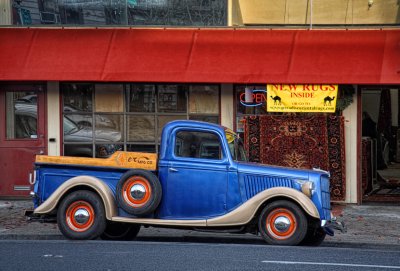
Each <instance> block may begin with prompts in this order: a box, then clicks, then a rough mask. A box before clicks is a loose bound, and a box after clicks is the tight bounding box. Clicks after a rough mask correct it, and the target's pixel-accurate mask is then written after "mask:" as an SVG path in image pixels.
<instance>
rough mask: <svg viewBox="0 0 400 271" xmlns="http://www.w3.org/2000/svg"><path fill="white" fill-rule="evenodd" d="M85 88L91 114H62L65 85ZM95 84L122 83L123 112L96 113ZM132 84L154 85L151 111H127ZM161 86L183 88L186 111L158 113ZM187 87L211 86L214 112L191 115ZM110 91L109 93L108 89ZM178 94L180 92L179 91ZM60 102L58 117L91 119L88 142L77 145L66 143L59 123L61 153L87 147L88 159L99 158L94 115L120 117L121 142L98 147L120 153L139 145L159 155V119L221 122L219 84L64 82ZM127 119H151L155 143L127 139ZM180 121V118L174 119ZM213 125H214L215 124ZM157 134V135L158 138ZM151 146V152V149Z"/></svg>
mask: <svg viewBox="0 0 400 271" xmlns="http://www.w3.org/2000/svg"><path fill="white" fill-rule="evenodd" d="M72 84H76V85H87V86H88V87H90V88H91V104H92V107H91V111H77V112H73V113H71V112H65V111H64V105H65V101H64V92H65V91H68V90H67V89H66V86H67V85H72ZM96 84H101V85H107V84H112V85H115V84H122V85H123V110H122V112H98V111H96V108H95V106H96V89H95V86H96ZM133 85H153V86H154V92H155V93H154V98H155V100H154V112H130V111H129V95H130V91H131V89H132V87H133ZM161 86H177V87H178V88H179V87H182V88H185V89H184V91H185V111H186V112H178V113H176V112H160V111H159V108H158V102H159V90H160V88H161ZM190 86H211V87H213V88H215V91H217V92H218V93H217V95H216V96H217V101H216V104H217V111H218V112H217V113H190V108H189V95H190ZM110 91H112V90H110ZM178 91H181V90H178ZM60 92H61V95H60V99H61V118H62V119H63V118H64V116H68V115H90V117H91V120H92V128H91V129H92V138H91V140H90V141H79V142H68V141H65V136H64V123H63V121H62V129H61V130H62V150H63V154H64V155H65V152H66V151H65V150H66V148H65V146H66V145H70V146H71V145H76V146H79V145H87V146H89V145H90V147H91V153H92V155H91V156H88V155H86V156H88V157H98V155H97V153H96V145H99V142H98V141H96V136H95V129H96V116H97V115H104V116H107V115H116V116H122V117H121V118H122V123H123V125H122V140H121V141H118V142H116V141H102V142H101V144H105V145H117V146H120V147H119V148H117V149H116V150H123V151H137V152H141V150H134V149H133V148H132V146H133V145H136V146H138V145H141V146H148V147H149V148H148V149H147V150H145V151H142V152H155V153H158V152H159V149H160V143H161V138H160V137H161V129H162V128H160V127H159V117H169V116H171V117H173V116H176V117H181V119H184V120H190V119H191V118H207V117H208V118H211V119H214V120H216V123H218V124H219V123H220V122H221V85H220V84H182V83H176V84H172V83H171V84H162V83H117V82H115V83H99V82H65V83H61V84H60ZM130 116H139V117H140V116H147V117H148V116H154V141H132V140H129V131H128V128H129V125H128V118H129V117H130ZM176 119H179V118H176ZM214 123H215V122H214ZM159 135H160V136H159ZM153 146H154V149H153ZM150 149H151V150H154V151H149V150H150Z"/></svg>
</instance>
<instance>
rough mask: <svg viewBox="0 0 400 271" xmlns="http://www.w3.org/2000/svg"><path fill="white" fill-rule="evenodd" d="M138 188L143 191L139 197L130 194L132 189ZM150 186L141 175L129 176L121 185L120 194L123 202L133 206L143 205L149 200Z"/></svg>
mask: <svg viewBox="0 0 400 271" xmlns="http://www.w3.org/2000/svg"><path fill="white" fill-rule="evenodd" d="M138 188H140V189H141V192H142V193H143V194H142V195H141V196H140V197H137V196H136V197H135V196H133V195H132V191H133V190H136V189H138ZM151 191H152V190H151V186H150V183H149V181H148V180H146V179H145V178H143V177H141V176H133V177H130V178H129V179H128V180H127V181H126V182H125V183H124V185H123V187H122V196H123V198H124V200H125V202H126V203H127V204H128V205H129V206H132V207H134V208H138V207H141V206H143V205H145V204H146V203H147V202H149V200H150V196H151Z"/></svg>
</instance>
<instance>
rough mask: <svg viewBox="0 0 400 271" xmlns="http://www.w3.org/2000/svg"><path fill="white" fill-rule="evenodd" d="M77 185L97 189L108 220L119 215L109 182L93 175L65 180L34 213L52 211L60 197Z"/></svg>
mask: <svg viewBox="0 0 400 271" xmlns="http://www.w3.org/2000/svg"><path fill="white" fill-rule="evenodd" d="M77 187H82V189H85V187H86V188H89V189H90V190H93V191H95V192H96V193H97V194H98V195H99V196H100V197H101V199H102V201H103V204H104V209H105V211H106V217H107V219H108V220H111V219H112V217H113V216H117V214H118V211H117V206H116V203H115V199H114V195H113V192H112V191H111V189H110V188H109V187H108V186H107V184H105V183H104V182H103V181H101V180H100V179H98V178H96V177H92V176H77V177H74V178H71V179H69V180H68V181H66V182H64V183H63V184H62V185H60V186H59V187H58V188H57V189H56V191H54V192H53V194H51V196H50V197H49V198H48V199H47V200H46V201H45V202H43V203H42V204H41V205H40V206H39V207H37V208H36V209H35V210H34V213H35V214H48V213H50V212H51V211H53V210H54V209H55V208H56V207H57V205H58V203H59V201H60V199H62V198H63V197H64V196H65V195H67V194H68V193H69V192H70V191H71V190H75V189H74V188H77Z"/></svg>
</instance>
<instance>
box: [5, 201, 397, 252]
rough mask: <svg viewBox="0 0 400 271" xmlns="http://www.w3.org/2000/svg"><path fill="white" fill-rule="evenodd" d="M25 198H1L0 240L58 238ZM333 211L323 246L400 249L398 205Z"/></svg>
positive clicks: (250, 239) (160, 233) (233, 239)
mask: <svg viewBox="0 0 400 271" xmlns="http://www.w3.org/2000/svg"><path fill="white" fill-rule="evenodd" d="M32 208H33V204H32V202H31V201H28V200H0V240H61V239H64V237H63V236H62V235H61V233H60V231H59V230H58V228H57V224H55V223H54V224H53V223H40V222H28V221H27V220H26V218H25V217H24V210H25V209H32ZM333 213H334V215H335V216H337V217H338V220H339V221H344V222H345V224H346V226H347V232H346V233H340V232H337V231H336V232H335V236H333V237H331V236H327V237H326V239H325V241H324V242H323V243H322V246H330V247H332V246H334V247H362V248H390V249H395V250H400V205H389V204H374V205H371V204H369V205H351V204H347V205H333ZM137 240H140V241H165V242H181V241H184V242H199V243H207V242H215V243H221V242H222V243H238V244H243V243H245V244H260V245H261V244H264V242H263V241H262V239H261V237H260V236H255V235H252V234H228V233H209V232H196V231H191V230H175V229H162V228H152V227H149V228H145V227H142V228H141V230H140V232H139V235H138V237H137Z"/></svg>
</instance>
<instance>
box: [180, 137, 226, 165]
mask: <svg viewBox="0 0 400 271" xmlns="http://www.w3.org/2000/svg"><path fill="white" fill-rule="evenodd" d="M175 155H176V156H178V157H190V158H200V159H212V160H221V159H222V148H221V142H220V140H219V137H218V135H217V134H215V133H209V132H195V131H180V132H178V133H177V134H176V140H175Z"/></svg>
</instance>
